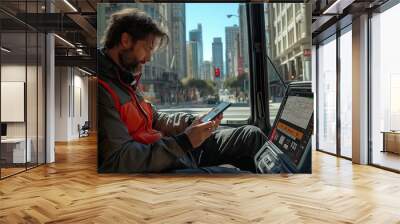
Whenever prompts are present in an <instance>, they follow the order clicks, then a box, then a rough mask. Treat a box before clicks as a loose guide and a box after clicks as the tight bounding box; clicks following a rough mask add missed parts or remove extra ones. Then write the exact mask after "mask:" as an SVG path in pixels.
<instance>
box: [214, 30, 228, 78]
mask: <svg viewBox="0 0 400 224" xmlns="http://www.w3.org/2000/svg"><path fill="white" fill-rule="evenodd" d="M212 64H213V67H214V68H219V69H220V72H221V78H223V79H224V78H225V77H224V72H223V71H224V59H223V50H222V39H221V37H214V39H213V43H212Z"/></svg>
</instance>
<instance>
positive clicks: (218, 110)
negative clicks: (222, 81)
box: [201, 102, 231, 122]
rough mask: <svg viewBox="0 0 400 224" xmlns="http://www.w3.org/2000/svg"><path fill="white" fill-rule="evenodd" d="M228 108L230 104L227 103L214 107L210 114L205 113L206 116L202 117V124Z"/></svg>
mask: <svg viewBox="0 0 400 224" xmlns="http://www.w3.org/2000/svg"><path fill="white" fill-rule="evenodd" d="M229 106H231V103H228V102H222V103H220V104H218V106H216V107H214V109H212V110H211V111H210V112H208V113H207V115H206V116H204V117H203V118H202V119H201V121H202V122H208V121H211V120H213V119H214V118H216V117H217V116H218V114H220V113H222V112H224V111H225V110H226V109H227V108H228V107H229Z"/></svg>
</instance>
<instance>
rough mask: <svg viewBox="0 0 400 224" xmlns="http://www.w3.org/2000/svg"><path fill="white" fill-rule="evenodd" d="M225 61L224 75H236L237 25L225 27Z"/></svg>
mask: <svg viewBox="0 0 400 224" xmlns="http://www.w3.org/2000/svg"><path fill="white" fill-rule="evenodd" d="M225 44H226V47H225V63H226V77H229V76H235V77H236V76H238V70H237V69H238V49H239V27H238V26H237V25H236V24H235V25H233V26H227V27H225Z"/></svg>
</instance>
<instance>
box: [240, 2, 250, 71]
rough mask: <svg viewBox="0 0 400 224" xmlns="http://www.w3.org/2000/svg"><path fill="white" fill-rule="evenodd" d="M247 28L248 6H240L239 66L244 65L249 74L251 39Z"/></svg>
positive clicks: (244, 69)
mask: <svg viewBox="0 0 400 224" xmlns="http://www.w3.org/2000/svg"><path fill="white" fill-rule="evenodd" d="M248 34H249V33H248V27H247V14H246V4H243V3H242V4H239V36H240V42H239V43H240V48H239V60H241V62H239V66H241V65H242V68H243V72H249V37H248Z"/></svg>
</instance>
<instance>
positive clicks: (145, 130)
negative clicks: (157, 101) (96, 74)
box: [98, 79, 162, 144]
mask: <svg viewBox="0 0 400 224" xmlns="http://www.w3.org/2000/svg"><path fill="white" fill-rule="evenodd" d="M98 82H99V84H100V85H102V86H103V87H104V89H106V90H107V91H108V92H109V93H110V94H111V97H112V98H113V100H114V103H115V108H116V109H117V110H118V112H119V115H120V119H121V121H122V122H123V123H124V124H125V125H126V127H127V128H128V132H129V135H130V136H131V137H132V139H133V140H135V141H137V142H140V143H143V144H151V143H154V142H156V141H158V140H159V139H160V138H161V137H162V134H161V132H159V131H157V130H154V129H153V125H152V124H153V108H152V106H151V105H150V103H147V102H145V101H144V100H142V101H139V99H138V98H137V96H136V94H135V91H134V90H133V89H132V87H130V86H128V85H126V84H124V83H122V82H121V83H122V84H123V85H124V86H125V89H127V90H128V93H129V95H130V97H131V100H130V101H128V102H126V103H125V104H123V105H121V101H120V97H119V96H118V94H117V93H116V91H114V90H113V89H112V88H111V87H110V85H108V84H107V83H106V82H105V81H103V80H101V79H98ZM100 122H101V121H100Z"/></svg>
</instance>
